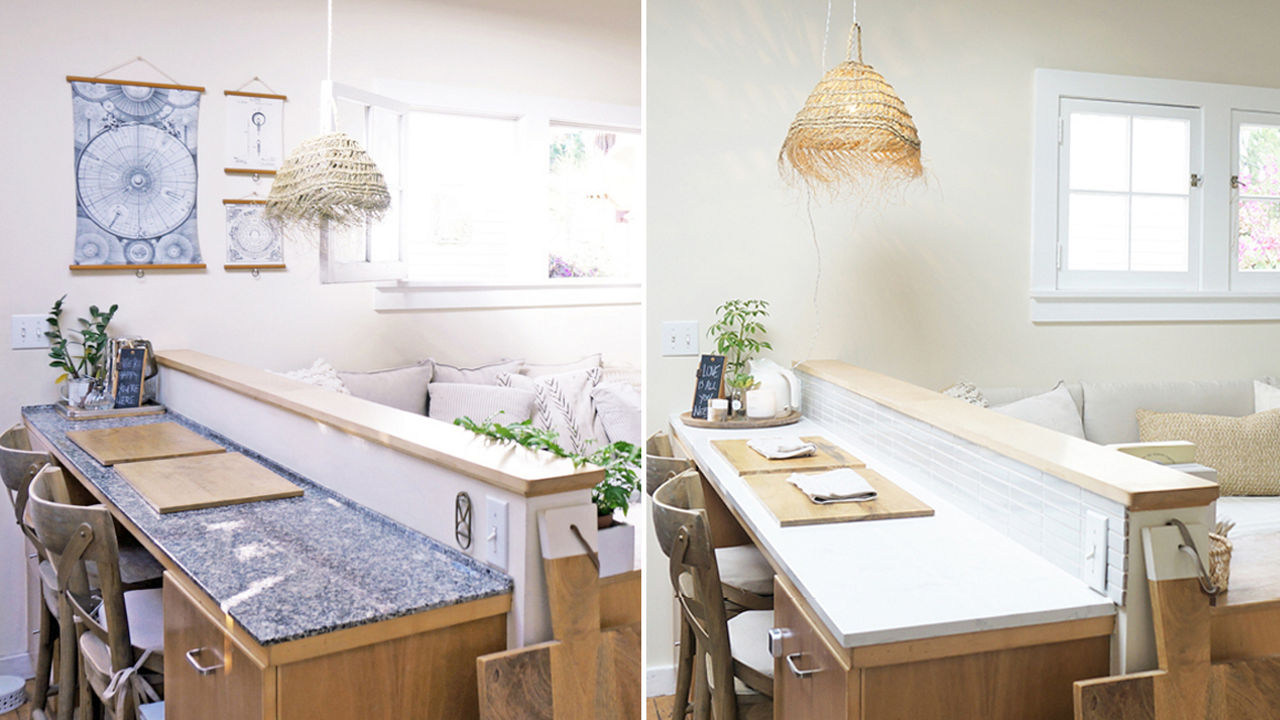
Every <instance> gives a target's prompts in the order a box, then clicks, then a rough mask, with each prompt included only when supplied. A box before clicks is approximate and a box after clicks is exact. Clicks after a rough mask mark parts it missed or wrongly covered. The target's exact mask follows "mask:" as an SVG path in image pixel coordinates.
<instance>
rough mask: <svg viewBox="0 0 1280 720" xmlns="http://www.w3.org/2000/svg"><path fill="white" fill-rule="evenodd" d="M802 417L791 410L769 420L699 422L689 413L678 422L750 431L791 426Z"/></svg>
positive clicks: (749, 419) (702, 426) (683, 415)
mask: <svg viewBox="0 0 1280 720" xmlns="http://www.w3.org/2000/svg"><path fill="white" fill-rule="evenodd" d="M801 417H803V416H802V415H801V414H800V413H799V412H797V411H795V410H792V411H791V412H789V413H787V414H786V415H779V416H777V417H771V418H746V419H743V420H715V421H712V420H699V419H697V418H695V417H694V416H693V415H692V414H691V413H688V412H685V413H681V414H680V422H682V423H684V424H685V425H688V426H689V427H696V428H718V429H722V430H727V429H730V428H738V429H740V430H750V429H752V428H770V427H778V426H780V425H792V424H794V423H798V422H800V418H801Z"/></svg>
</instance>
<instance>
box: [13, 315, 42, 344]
mask: <svg viewBox="0 0 1280 720" xmlns="http://www.w3.org/2000/svg"><path fill="white" fill-rule="evenodd" d="M48 330H49V323H48V321H47V320H45V316H44V315H14V316H13V320H12V321H11V324H10V333H9V335H10V338H11V340H10V343H9V346H10V347H12V348H13V349H14V350H28V349H31V348H47V347H49V338H47V337H45V336H44V334H45V332H47V331H48Z"/></svg>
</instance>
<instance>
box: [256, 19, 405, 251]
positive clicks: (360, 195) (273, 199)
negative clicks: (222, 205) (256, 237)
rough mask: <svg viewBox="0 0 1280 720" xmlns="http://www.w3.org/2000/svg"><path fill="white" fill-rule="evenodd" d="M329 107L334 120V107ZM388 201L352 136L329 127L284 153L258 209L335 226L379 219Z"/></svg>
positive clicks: (329, 68) (285, 219) (286, 221)
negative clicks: (264, 205)
mask: <svg viewBox="0 0 1280 720" xmlns="http://www.w3.org/2000/svg"><path fill="white" fill-rule="evenodd" d="M328 7H329V26H328V44H327V46H326V50H327V55H326V63H327V64H326V69H325V77H326V80H328V81H330V87H332V79H333V0H329V2H328ZM329 100H330V103H332V102H333V99H332V97H330V99H329ZM332 112H333V117H334V120H335V123H336V119H337V111H336V108H334V109H333V110H332ZM390 207H391V193H390V192H388V191H387V182H386V180H385V179H384V178H383V177H382V171H380V170H378V165H377V163H375V162H374V161H373V158H371V157H369V153H367V152H365V149H364V148H363V147H361V146H360V143H358V142H356V140H355V138H353V137H351V136H350V135H347V134H346V133H344V132H338V131H335V132H329V133H325V134H322V135H319V136H317V137H313V138H311V139H310V140H306V141H304V142H302V143H301V144H299V145H298V146H297V147H296V148H294V149H293V151H292V152H290V153H289V156H288V157H286V158H285V160H284V163H283V164H282V165H281V166H280V170H279V171H278V172H277V173H276V177H275V180H274V181H273V182H272V183H271V192H270V193H269V194H268V195H267V204H266V207H265V209H264V214H265V215H266V216H267V218H269V219H271V220H274V221H276V222H279V223H281V224H283V225H293V226H297V227H301V228H303V229H307V230H310V229H318V228H320V227H322V226H327V227H329V228H331V229H336V228H342V227H352V226H358V225H362V224H364V223H365V222H366V221H377V220H381V219H382V216H383V215H385V214H386V212H387V209H388V208H390Z"/></svg>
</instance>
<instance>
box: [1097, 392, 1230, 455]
mask: <svg viewBox="0 0 1280 720" xmlns="http://www.w3.org/2000/svg"><path fill="white" fill-rule="evenodd" d="M1081 390H1082V393H1083V396H1084V436H1085V437H1086V438H1087V439H1089V440H1091V441H1093V442H1095V443H1099V444H1101V445H1110V444H1112V443H1124V442H1138V441H1139V434H1138V410H1154V411H1156V412H1180V413H1197V414H1201V415H1228V416H1231V417H1240V416H1242V415H1249V414H1250V413H1252V412H1253V380H1224V381H1212V380H1211V381H1169V382H1124V383H1090V382H1086V383H1081ZM1205 464H1206V465H1210V466H1212V463H1205Z"/></svg>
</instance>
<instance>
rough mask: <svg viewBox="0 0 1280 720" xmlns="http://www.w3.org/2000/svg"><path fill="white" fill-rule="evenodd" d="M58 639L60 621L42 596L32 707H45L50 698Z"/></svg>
mask: <svg viewBox="0 0 1280 720" xmlns="http://www.w3.org/2000/svg"><path fill="white" fill-rule="evenodd" d="M57 641H58V623H57V621H56V619H55V618H54V617H53V613H52V612H50V611H49V606H48V605H46V604H45V602H44V595H43V590H41V597H40V647H39V648H38V649H37V651H36V684H35V687H34V688H32V691H31V707H33V708H41V709H44V707H45V704H46V703H47V702H48V700H49V678H50V675H51V673H52V672H53V644H54V643H55V642H57Z"/></svg>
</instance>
